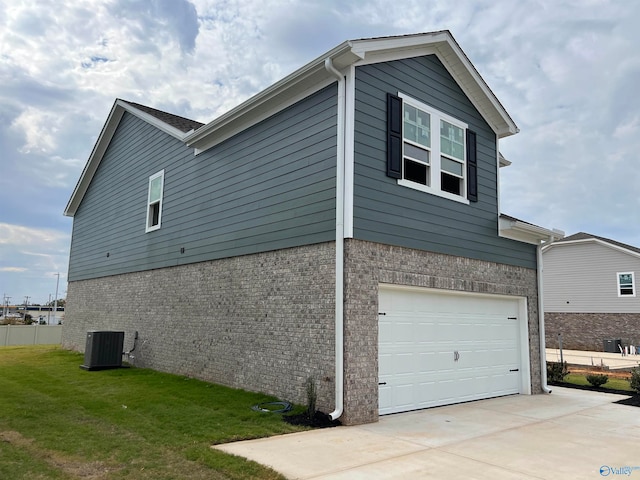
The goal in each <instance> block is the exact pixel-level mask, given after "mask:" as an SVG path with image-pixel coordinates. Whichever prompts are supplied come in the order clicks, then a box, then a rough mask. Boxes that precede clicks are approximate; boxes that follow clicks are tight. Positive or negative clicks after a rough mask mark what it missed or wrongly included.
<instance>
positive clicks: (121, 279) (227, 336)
mask: <svg viewBox="0 0 640 480" xmlns="http://www.w3.org/2000/svg"><path fill="white" fill-rule="evenodd" d="M334 258H335V245H334V244H333V243H325V244H318V245H313V246H304V247H297V248H290V249H283V250H278V251H273V252H267V253H259V254H255V255H246V256H242V257H235V258H229V259H223V260H216V261H210V262H202V263H196V264H190V265H184V266H176V267H170V268H162V269H157V270H152V271H146V272H139V273H131V274H124V275H116V276H109V277H103V278H97V279H92V280H84V281H75V282H70V283H69V286H68V292H67V309H66V319H65V326H64V334H63V340H62V344H63V347H64V348H67V349H73V350H78V351H81V352H82V351H84V349H85V344H86V332H87V331H88V330H123V331H125V332H126V334H125V350H129V349H130V348H131V347H132V346H133V338H134V332H135V331H138V332H139V339H138V344H137V347H136V350H135V352H134V355H135V358H134V364H135V365H136V366H140V367H149V368H153V369H156V370H161V371H165V372H171V373H176V374H181V375H186V376H190V377H196V378H200V379H203V380H206V381H212V382H216V383H221V384H223V385H228V386H231V387H238V388H245V389H248V390H253V391H258V392H265V393H268V394H271V395H274V396H276V397H278V398H280V399H282V400H288V401H293V402H296V403H301V404H306V401H307V399H306V390H305V381H306V379H307V378H308V377H310V376H311V377H313V378H315V379H316V381H317V386H318V408H320V409H321V410H323V411H329V412H330V411H332V410H333V408H334V376H335V373H334V368H335V367H334V316H335V301H334V298H335V265H334V262H335V261H334Z"/></svg>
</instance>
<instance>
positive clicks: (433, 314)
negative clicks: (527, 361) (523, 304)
mask: <svg viewBox="0 0 640 480" xmlns="http://www.w3.org/2000/svg"><path fill="white" fill-rule="evenodd" d="M379 295H380V296H379V312H380V313H379V331H378V338H379V358H378V360H379V362H378V369H379V413H380V415H384V414H387V413H396V412H404V411H409V410H416V409H420V408H427V407H434V406H438V405H447V404H451V403H458V402H465V401H469V400H478V399H481V398H490V397H496V396H500V395H509V394H514V393H519V392H521V385H522V384H523V382H522V379H523V368H522V365H521V364H522V363H523V361H522V359H523V356H522V352H521V350H522V348H521V343H522V341H521V337H520V325H521V320H522V319H520V318H519V311H520V308H519V307H520V303H519V302H520V300H519V299H517V298H513V297H502V296H493V295H483V296H476V295H466V294H455V293H448V292H444V291H438V290H430V289H415V288H402V287H391V286H384V285H381V286H380V294H379ZM524 358H526V354H525V357H524ZM527 371H528V370H527Z"/></svg>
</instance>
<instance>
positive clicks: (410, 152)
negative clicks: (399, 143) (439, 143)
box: [404, 142, 429, 163]
mask: <svg viewBox="0 0 640 480" xmlns="http://www.w3.org/2000/svg"><path fill="white" fill-rule="evenodd" d="M404 154H405V156H407V157H411V158H415V159H416V160H422V161H423V162H424V163H429V152H428V151H427V150H423V149H422V148H418V147H416V146H414V145H411V144H410V143H406V142H405V144H404Z"/></svg>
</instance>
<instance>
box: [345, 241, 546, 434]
mask: <svg viewBox="0 0 640 480" xmlns="http://www.w3.org/2000/svg"><path fill="white" fill-rule="evenodd" d="M379 283H390V284H397V285H409V286H417V287H429V288H442V289H447V290H457V291H465V292H476V293H493V294H501V295H514V296H521V297H527V305H528V315H529V345H530V363H531V365H530V369H531V383H532V385H531V391H532V392H533V393H538V392H540V391H541V381H540V351H539V346H540V340H539V335H538V301H537V279H536V271H535V270H532V269H528V268H522V267H514V266H509V265H503V264H498V263H491V262H484V261H480V260H473V259H469V258H461V257H454V256H450V255H441V254H436V253H431V252H425V251H421V250H412V249H408V248H402V247H394V246H389V245H381V244H377V243H371V242H364V241H359V240H347V241H346V244H345V370H346V371H345V413H344V416H343V418H342V420H343V422H345V423H347V424H358V423H369V422H375V421H377V420H378V371H377V365H378V285H379Z"/></svg>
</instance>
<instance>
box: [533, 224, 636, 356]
mask: <svg viewBox="0 0 640 480" xmlns="http://www.w3.org/2000/svg"><path fill="white" fill-rule="evenodd" d="M542 251H543V259H544V275H543V279H544V314H545V323H546V325H547V328H546V339H547V345H548V346H549V347H552V348H557V347H558V335H559V334H562V346H563V348H567V349H575V350H593V351H602V350H604V348H605V345H604V342H605V341H609V342H608V343H609V345H611V342H610V341H611V340H621V341H622V345H627V346H628V345H634V346H635V345H640V296H639V294H640V292H639V291H638V286H637V283H636V282H637V281H638V275H640V248H636V247H632V246H630V245H625V244H624V243H620V242H616V241H615V240H610V239H608V238H604V237H598V236H596V235H591V234H589V233H582V232H580V233H576V234H575V235H571V236H568V237H565V238H563V239H561V240H557V241H555V242H553V243H551V244H549V245H547V246H545V247H544V248H543V250H542Z"/></svg>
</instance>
